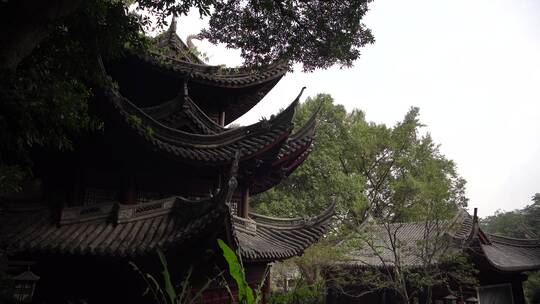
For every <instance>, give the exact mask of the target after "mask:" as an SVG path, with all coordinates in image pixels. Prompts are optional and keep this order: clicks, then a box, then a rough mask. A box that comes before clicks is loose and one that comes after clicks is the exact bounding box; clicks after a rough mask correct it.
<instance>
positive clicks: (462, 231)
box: [348, 210, 540, 271]
mask: <svg viewBox="0 0 540 304" xmlns="http://www.w3.org/2000/svg"><path fill="white" fill-rule="evenodd" d="M428 225H430V223H428V222H411V223H395V224H390V225H386V226H385V225H374V226H372V227H371V228H370V229H369V230H367V231H366V235H367V238H366V239H367V240H368V242H369V243H370V244H371V246H369V245H367V243H366V242H363V243H364V244H363V245H364V246H362V247H361V248H359V249H358V250H355V251H353V252H352V253H351V254H350V260H349V261H348V264H349V265H354V266H359V267H381V266H383V265H387V266H392V265H393V264H394V261H396V257H395V256H394V252H396V251H395V250H391V248H392V242H391V240H392V241H394V240H396V242H395V243H397V244H399V245H398V246H397V247H398V248H399V250H397V252H399V258H400V259H401V263H402V265H404V266H420V265H425V261H424V260H423V258H422V254H421V252H420V248H419V246H418V244H421V242H423V241H424V240H425V239H426V238H425V233H426V231H433V230H432V229H433V228H430V229H426V227H428ZM431 225H433V223H432V224H431ZM432 227H434V226H432ZM437 227H438V228H436V230H437V231H439V232H438V233H433V234H432V235H437V237H441V239H439V240H442V241H444V242H447V243H446V244H448V247H445V248H448V250H450V251H446V252H452V251H461V250H469V249H470V250H473V251H474V252H476V253H477V254H478V253H479V254H480V255H481V256H483V258H485V259H486V260H487V261H488V262H489V263H490V264H491V265H492V266H493V267H495V268H497V269H499V270H501V271H526V270H538V269H540V240H537V239H512V238H507V237H501V236H496V235H490V234H485V233H484V232H483V231H482V230H481V229H479V228H478V227H477V226H476V225H475V224H474V220H473V218H472V217H471V216H470V215H469V214H468V213H467V212H466V211H465V210H459V211H458V213H457V214H456V216H455V217H454V218H453V219H451V220H447V221H442V222H440V223H439V225H438V226H437ZM389 235H395V237H392V238H391V237H389ZM441 252H442V250H441ZM432 262H433V263H436V262H437V257H435V258H434V259H433V260H432Z"/></svg>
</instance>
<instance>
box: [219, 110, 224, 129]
mask: <svg viewBox="0 0 540 304" xmlns="http://www.w3.org/2000/svg"><path fill="white" fill-rule="evenodd" d="M219 125H220V126H222V127H225V111H221V112H220V113H219Z"/></svg>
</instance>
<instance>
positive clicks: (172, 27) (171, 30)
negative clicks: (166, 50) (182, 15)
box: [168, 14, 176, 34]
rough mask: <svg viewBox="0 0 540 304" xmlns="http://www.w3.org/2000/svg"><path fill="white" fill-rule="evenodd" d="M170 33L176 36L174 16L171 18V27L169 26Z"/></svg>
mask: <svg viewBox="0 0 540 304" xmlns="http://www.w3.org/2000/svg"><path fill="white" fill-rule="evenodd" d="M168 31H169V32H170V33H173V34H176V15H175V14H173V15H172V18H171V25H170V26H169V30H168Z"/></svg>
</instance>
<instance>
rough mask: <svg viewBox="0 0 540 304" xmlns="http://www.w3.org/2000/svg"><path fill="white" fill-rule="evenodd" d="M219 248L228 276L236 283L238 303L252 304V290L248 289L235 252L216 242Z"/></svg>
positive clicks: (253, 299) (222, 243)
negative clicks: (225, 263)
mask: <svg viewBox="0 0 540 304" xmlns="http://www.w3.org/2000/svg"><path fill="white" fill-rule="evenodd" d="M217 241H218V245H219V248H221V250H222V251H223V257H225V260H226V261H227V264H228V265H229V275H230V276H231V277H232V278H233V279H234V281H235V282H236V286H237V287H238V301H239V303H241V304H253V303H256V302H255V297H254V295H253V289H251V287H249V284H248V282H247V280H246V274H245V272H244V267H243V265H242V263H240V261H239V260H238V257H237V256H236V254H235V252H234V251H233V250H232V249H231V248H230V247H229V246H228V245H227V244H225V242H223V241H222V240H219V239H218V240H217Z"/></svg>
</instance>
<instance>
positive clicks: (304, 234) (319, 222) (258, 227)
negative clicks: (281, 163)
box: [232, 205, 335, 261]
mask: <svg viewBox="0 0 540 304" xmlns="http://www.w3.org/2000/svg"><path fill="white" fill-rule="evenodd" d="M334 208H335V206H334V205H331V206H330V207H329V208H327V210H325V211H324V212H322V213H321V214H320V215H318V216H315V217H310V218H290V219H284V218H275V217H268V216H264V215H260V214H256V213H250V219H242V218H239V217H236V216H233V217H232V218H233V219H232V222H233V229H234V237H235V240H236V242H237V244H238V246H239V248H240V252H241V253H242V256H243V257H244V258H245V259H247V260H248V261H275V260H284V259H288V258H291V257H293V256H298V255H302V254H303V253H304V250H306V248H307V247H309V246H311V245H313V244H314V243H316V242H317V241H318V240H319V239H320V238H321V237H322V236H323V235H324V233H326V231H327V229H328V227H329V224H330V220H331V218H332V216H333V215H334Z"/></svg>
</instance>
